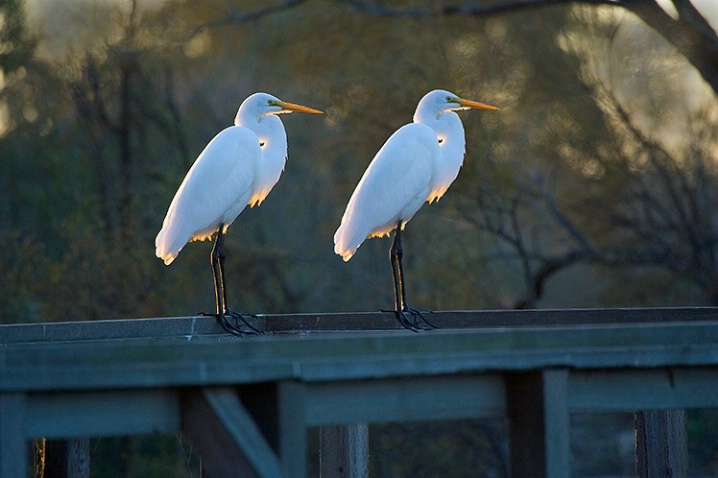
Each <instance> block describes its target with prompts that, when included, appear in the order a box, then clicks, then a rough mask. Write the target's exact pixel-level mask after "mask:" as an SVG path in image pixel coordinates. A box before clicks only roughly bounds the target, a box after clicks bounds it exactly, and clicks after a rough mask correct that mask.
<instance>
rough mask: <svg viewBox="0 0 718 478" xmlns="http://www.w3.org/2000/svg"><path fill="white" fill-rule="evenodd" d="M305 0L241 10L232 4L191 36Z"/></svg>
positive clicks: (263, 14)
mask: <svg viewBox="0 0 718 478" xmlns="http://www.w3.org/2000/svg"><path fill="white" fill-rule="evenodd" d="M304 2H306V0H285V1H284V2H282V3H278V4H276V5H270V6H268V7H262V8H257V9H255V10H250V11H244V10H240V9H239V8H237V7H234V6H231V7H229V8H228V9H227V12H226V13H225V15H224V16H222V17H220V18H217V19H215V20H213V21H211V22H207V23H203V24H202V25H199V26H198V27H196V28H195V29H194V30H193V31H192V33H191V34H190V37H193V36H195V35H198V34H200V33H202V32H204V31H206V30H211V29H214V28H219V27H224V26H228V25H236V24H239V23H247V22H252V21H255V20H259V19H260V18H262V17H266V16H268V15H272V14H275V13H279V12H282V11H284V10H288V9H290V8H293V7H296V6H297V5H299V4H301V3H304Z"/></svg>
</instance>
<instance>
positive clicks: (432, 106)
mask: <svg viewBox="0 0 718 478" xmlns="http://www.w3.org/2000/svg"><path fill="white" fill-rule="evenodd" d="M469 108H478V109H485V110H498V109H499V108H497V107H495V106H490V105H486V104H483V103H479V102H477V101H471V100H466V99H463V98H460V97H458V96H456V95H455V94H453V93H450V92H448V91H444V90H434V91H431V92H429V93H427V94H426V95H425V96H424V97H423V98H422V99H421V100H420V101H419V104H418V106H417V108H416V112H415V113H414V122H413V123H409V124H407V125H404V126H402V127H401V128H399V129H398V130H397V131H396V132H395V133H394V134H393V135H392V136H391V137H390V138H389V139H388V140H387V141H386V143H384V146H382V148H381V149H380V150H379V152H378V153H377V154H376V156H374V159H373V160H372V162H371V164H369V167H368V168H367V170H366V171H365V172H364V176H362V178H361V180H360V181H359V184H358V185H357V187H356V189H355V190H354V192H353V193H352V195H351V198H350V199H349V204H348V205H347V208H346V211H345V212H344V216H343V217H342V221H341V225H340V226H339V228H338V229H337V232H336V233H335V234H334V252H336V253H337V254H339V255H340V256H342V258H343V259H344V261H348V260H349V259H350V258H351V257H352V256H353V255H354V253H355V252H356V251H357V249H358V248H359V246H360V245H361V244H362V242H364V240H365V239H368V238H372V237H382V236H388V235H390V234H391V233H392V231H395V237H394V241H393V243H392V246H391V249H390V252H389V256H390V260H391V267H392V275H393V280H394V306H395V309H394V310H395V313H396V317H397V319H398V320H399V322H400V323H401V324H402V325H403V326H404V327H406V328H408V329H412V330H417V329H423V328H427V327H432V328H433V326H432V325H431V324H430V323H429V322H428V321H426V319H424V317H423V316H422V315H421V313H420V312H419V311H418V310H416V309H412V308H410V307H409V306H408V305H407V303H406V294H405V292H404V272H403V270H402V266H401V259H402V256H403V250H402V246H401V231H402V230H403V229H404V227H405V226H406V223H407V222H409V220H410V219H411V218H412V217H413V216H414V214H415V213H416V212H417V211H418V210H419V208H420V207H421V206H422V204H424V202H425V201H428V202H429V203H431V202H433V201H435V200H438V199H439V198H441V197H442V196H443V195H444V193H445V192H446V190H447V189H448V188H449V186H450V185H451V183H452V182H453V181H454V179H456V176H457V175H458V174H459V169H461V165H462V163H463V160H464V154H465V144H466V141H465V139H464V128H463V126H462V124H461V119H460V118H459V116H458V115H457V114H456V113H454V111H457V110H464V109H469Z"/></svg>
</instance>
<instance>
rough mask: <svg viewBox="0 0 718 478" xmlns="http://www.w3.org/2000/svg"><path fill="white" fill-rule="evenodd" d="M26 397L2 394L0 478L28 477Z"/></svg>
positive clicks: (0, 407) (0, 397)
mask: <svg viewBox="0 0 718 478" xmlns="http://www.w3.org/2000/svg"><path fill="white" fill-rule="evenodd" d="M27 449H28V447H27V442H26V441H25V396H24V395H23V394H20V393H9V394H2V393H0V478H19V477H23V476H27V468H28V455H27V453H28V451H27Z"/></svg>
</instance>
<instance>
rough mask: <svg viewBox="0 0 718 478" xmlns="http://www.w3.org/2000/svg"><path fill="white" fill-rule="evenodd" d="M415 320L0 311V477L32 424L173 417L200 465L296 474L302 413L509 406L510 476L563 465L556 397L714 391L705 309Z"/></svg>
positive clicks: (628, 402)
mask: <svg viewBox="0 0 718 478" xmlns="http://www.w3.org/2000/svg"><path fill="white" fill-rule="evenodd" d="M431 321H432V323H434V324H436V325H437V326H438V327H439V328H438V329H437V330H432V331H427V332H421V333H414V332H410V331H406V330H400V329H398V328H397V325H396V323H395V320H394V319H393V317H392V315H391V314H388V313H379V312H377V313H354V314H299V315H268V316H259V318H258V319H257V320H256V321H255V325H256V326H257V327H258V328H260V329H263V330H264V331H266V333H265V334H264V335H261V336H254V337H244V338H237V337H233V336H228V335H226V334H224V333H223V332H222V331H221V329H219V327H218V326H217V325H216V324H215V323H214V320H213V319H211V318H206V317H182V318H158V319H134V320H120V321H98V322H66V323H53V324H28V325H5V326H0V477H2V478H17V477H22V476H26V475H27V470H26V468H27V462H28V456H27V455H28V446H27V443H28V441H29V440H32V439H35V438H38V437H47V438H48V439H69V438H73V437H87V436H106V435H136V434H142V433H151V432H177V431H181V432H182V433H184V434H185V436H186V437H187V438H188V439H189V440H190V441H191V442H192V444H193V447H194V448H196V449H197V450H198V452H199V454H200V456H201V457H202V460H203V463H204V466H205V468H206V469H207V470H208V474H209V476H211V477H212V478H221V477H229V476H243V477H244V476H248V477H252V476H256V477H290V478H301V477H304V476H306V469H307V463H306V460H307V458H306V457H307V453H306V450H307V442H306V440H307V438H306V436H307V434H306V430H307V428H309V427H334V428H333V429H334V430H342V429H344V430H349V431H350V432H355V431H356V430H360V429H361V428H357V425H356V424H366V423H372V422H398V421H417V420H444V419H456V418H473V417H487V416H488V417H497V416H498V417H506V418H507V419H508V422H509V448H510V454H509V455H510V466H509V468H510V470H511V475H512V476H515V477H521V476H532V477H552V478H557V477H568V476H570V461H569V454H570V450H569V443H570V434H569V416H570V414H571V413H572V412H578V411H589V410H596V411H636V410H672V409H685V408H692V407H700V408H715V407H718V309H714V308H676V309H670V308H669V309H596V310H554V311H550V310H549V311H547V310H535V311H461V312H437V313H433V314H432V315H431ZM361 426H363V425H359V427H361ZM337 427H338V428H337ZM349 435H351V433H349ZM331 441H332V440H327V442H331ZM349 442H351V440H349ZM337 443H338V442H337ZM342 443H344V442H342ZM342 446H344V445H342ZM346 446H349V445H346ZM351 446H352V447H353V448H352V450H357V449H359V450H361V449H362V447H361V446H359V447H357V446H356V443H351ZM353 453H357V452H356V451H354V452H353ZM359 453H360V452H359ZM325 455H326V456H330V455H332V453H326V454H325ZM337 455H339V456H346V453H338V454H337ZM354 458H356V457H354ZM360 468H361V467H360ZM329 474H330V473H327V475H329Z"/></svg>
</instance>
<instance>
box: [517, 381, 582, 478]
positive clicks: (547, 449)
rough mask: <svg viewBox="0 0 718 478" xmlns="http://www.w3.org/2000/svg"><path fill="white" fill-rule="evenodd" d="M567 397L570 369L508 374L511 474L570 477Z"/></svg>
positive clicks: (558, 477)
mask: <svg viewBox="0 0 718 478" xmlns="http://www.w3.org/2000/svg"><path fill="white" fill-rule="evenodd" d="M567 398H568V371H567V370H562V369H559V370H544V371H538V372H520V373H510V374H507V377H506V401H507V415H508V419H509V455H510V457H511V459H510V476H512V477H515V478H521V477H526V476H531V477H534V478H568V477H569V476H570V474H571V468H570V460H569V458H570V448H569V431H570V430H569V411H568V400H567Z"/></svg>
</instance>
